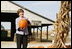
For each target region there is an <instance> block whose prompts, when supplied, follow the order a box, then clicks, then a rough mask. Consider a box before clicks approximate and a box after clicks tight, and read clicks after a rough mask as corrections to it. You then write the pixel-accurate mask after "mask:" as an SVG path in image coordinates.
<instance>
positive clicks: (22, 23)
mask: <svg viewBox="0 0 72 49" xmlns="http://www.w3.org/2000/svg"><path fill="white" fill-rule="evenodd" d="M18 25H19V28H26V27H27V26H28V22H27V20H26V19H21V20H20V21H19V23H18Z"/></svg>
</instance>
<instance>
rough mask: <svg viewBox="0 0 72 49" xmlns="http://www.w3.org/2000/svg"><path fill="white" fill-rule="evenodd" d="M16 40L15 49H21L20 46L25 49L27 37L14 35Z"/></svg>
mask: <svg viewBox="0 0 72 49" xmlns="http://www.w3.org/2000/svg"><path fill="white" fill-rule="evenodd" d="M16 39H17V48H21V44H23V48H27V44H28V40H27V39H28V38H27V35H20V34H16Z"/></svg>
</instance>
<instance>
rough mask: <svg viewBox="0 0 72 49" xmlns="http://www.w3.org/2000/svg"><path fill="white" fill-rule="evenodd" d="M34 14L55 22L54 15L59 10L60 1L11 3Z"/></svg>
mask: <svg viewBox="0 0 72 49" xmlns="http://www.w3.org/2000/svg"><path fill="white" fill-rule="evenodd" d="M13 2H15V3H17V4H19V5H21V6H23V7H25V8H27V9H29V10H31V11H33V12H35V13H38V14H40V15H43V16H44V17H46V18H49V19H51V20H54V21H55V20H56V13H58V10H59V8H60V1H13Z"/></svg>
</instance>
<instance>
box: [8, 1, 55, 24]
mask: <svg viewBox="0 0 72 49" xmlns="http://www.w3.org/2000/svg"><path fill="white" fill-rule="evenodd" d="M9 2H11V3H13V4H15V5H17V6H19V7H21V8H23V9H25V10H27V11H29V12H31V13H33V14H35V15H38V16H39V17H42V18H44V19H46V20H48V21H51V22H53V23H54V22H55V21H53V20H51V19H49V18H46V17H44V16H42V15H40V14H38V13H35V12H33V11H31V10H29V9H27V8H25V7H23V6H21V5H19V4H17V3H14V2H12V1H9Z"/></svg>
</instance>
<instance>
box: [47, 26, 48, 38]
mask: <svg viewBox="0 0 72 49" xmlns="http://www.w3.org/2000/svg"><path fill="white" fill-rule="evenodd" d="M47 39H48V26H47Z"/></svg>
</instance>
